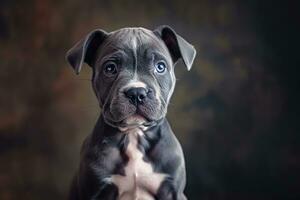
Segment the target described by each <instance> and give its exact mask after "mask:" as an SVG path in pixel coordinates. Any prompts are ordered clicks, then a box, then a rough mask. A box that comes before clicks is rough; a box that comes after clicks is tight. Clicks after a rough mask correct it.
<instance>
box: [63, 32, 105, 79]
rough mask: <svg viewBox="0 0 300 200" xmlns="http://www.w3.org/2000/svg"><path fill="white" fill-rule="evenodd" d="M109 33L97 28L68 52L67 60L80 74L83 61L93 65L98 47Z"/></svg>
mask: <svg viewBox="0 0 300 200" xmlns="http://www.w3.org/2000/svg"><path fill="white" fill-rule="evenodd" d="M107 35H108V34H107V33H106V32H105V31H103V30H100V29H97V30H94V31H92V32H90V33H89V34H88V35H87V36H86V37H85V38H83V39H81V40H80V41H79V42H77V43H76V44H75V45H74V46H73V47H72V48H71V49H70V50H69V51H68V52H67V54H66V60H67V61H68V62H69V63H70V65H71V66H72V67H73V68H74V70H75V72H76V74H79V72H80V70H81V66H82V64H83V62H85V63H87V64H88V65H90V66H91V65H92V63H93V61H94V59H95V55H96V52H97V49H98V47H99V46H100V45H101V43H102V42H103V41H104V39H105V38H106V37H107Z"/></svg>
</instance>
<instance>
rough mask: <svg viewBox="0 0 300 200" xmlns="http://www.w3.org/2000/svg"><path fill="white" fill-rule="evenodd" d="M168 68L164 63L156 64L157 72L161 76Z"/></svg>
mask: <svg viewBox="0 0 300 200" xmlns="http://www.w3.org/2000/svg"><path fill="white" fill-rule="evenodd" d="M166 68H167V67H166V64H165V63H164V62H162V61H160V62H158V63H156V65H155V71H156V72H157V73H159V74H162V73H164V72H165V71H166Z"/></svg>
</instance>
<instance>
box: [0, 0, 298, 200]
mask: <svg viewBox="0 0 300 200" xmlns="http://www.w3.org/2000/svg"><path fill="white" fill-rule="evenodd" d="M299 10H300V7H299V3H297V1H276V0H274V1H268V0H261V1H259V0H252V1H251V0H249V1H234V0H229V1H221V0H198V1H187V0H185V1H179V0H174V1H167V0H161V1H158V0H151V1H146V0H145V1H141V0H139V1H138V0H136V1H132V0H131V1H116V0H110V1H99V0H98V1H95V0H94V1H80V0H73V1H71V0H64V1H60V0H54V1H51V0H26V1H16V0H1V1H0V67H1V68H0V69H1V71H0V199H1V200H13V199H26V200H27V199H30V200H35V199H43V200H48V199H49V200H50V199H51V200H53V199H66V194H67V191H68V187H69V183H70V181H71V177H72V175H73V174H74V171H75V170H76V168H77V166H78V159H79V149H80V145H81V143H82V141H83V139H84V138H85V137H86V136H87V134H88V133H89V132H91V130H92V128H93V125H94V124H95V121H96V119H97V116H98V115H99V113H100V110H99V108H98V106H97V102H96V98H95V97H94V94H93V92H92V90H91V87H90V81H89V80H90V75H91V70H90V68H89V67H88V66H84V67H83V72H82V73H81V74H80V75H79V76H76V75H75V74H74V72H73V71H72V69H71V68H70V67H69V66H68V64H67V63H66V61H65V60H64V55H65V52H66V51H67V50H68V49H69V48H70V47H71V46H72V45H73V44H74V43H75V42H76V41H78V40H79V39H80V38H81V37H83V36H84V35H85V34H87V33H88V32H89V31H91V30H93V29H95V28H102V29H105V30H107V31H112V30H115V29H118V28H121V27H125V26H142V27H146V28H150V29H152V28H155V27H156V26H158V25H161V24H168V25H170V26H172V27H173V28H174V29H175V30H176V31H177V32H178V33H180V34H181V35H182V36H183V37H184V38H186V39H187V40H188V41H190V42H191V43H192V44H193V45H194V46H195V47H196V49H197V51H198V54H197V58H196V61H195V63H194V65H193V68H192V70H191V71H190V72H187V71H186V69H185V67H184V66H183V64H182V63H181V62H180V63H179V64H178V66H177V67H176V75H177V79H178V81H177V88H176V90H175V93H174V96H173V98H172V100H171V105H170V107H169V113H168V118H169V121H170V123H171V125H172V127H173V129H174V132H175V133H176V135H177V137H178V138H179V140H180V142H181V143H182V146H183V149H184V152H185V156H186V165H187V175H188V183H187V188H186V194H187V196H188V197H189V199H191V200H197V199H209V200H211V199H212V200H214V199H220V200H223V199H244V200H245V199H246V200H247V199H249V200H250V199H297V198H298V199H300V176H299V170H300V157H299V152H298V147H299V123H300V121H299V116H298V114H299V110H300V106H299V102H300V99H299V82H300V81H299V72H300V70H299V67H300V66H299V61H300V60H299V58H300V55H299V53H300V51H299V47H300V44H299V24H300V14H299V13H300V11H299Z"/></svg>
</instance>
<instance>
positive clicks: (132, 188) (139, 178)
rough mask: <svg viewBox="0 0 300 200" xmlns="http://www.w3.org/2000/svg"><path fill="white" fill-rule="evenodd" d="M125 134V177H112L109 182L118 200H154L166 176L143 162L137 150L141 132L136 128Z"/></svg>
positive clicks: (141, 155)
mask: <svg viewBox="0 0 300 200" xmlns="http://www.w3.org/2000/svg"><path fill="white" fill-rule="evenodd" d="M126 134H128V137H129V143H128V146H127V149H126V152H125V153H126V155H127V156H128V158H129V160H128V163H127V166H126V167H125V176H122V175H112V176H111V178H110V181H111V182H112V183H114V184H115V185H116V186H117V187H118V189H119V198H118V199H119V200H154V197H153V195H154V194H156V193H157V190H158V189H159V186H160V184H161V183H162V181H163V180H164V179H165V177H166V176H167V175H166V174H160V173H156V172H154V171H153V168H152V166H151V164H150V163H147V162H145V161H144V160H143V154H142V152H141V151H140V150H139V149H138V136H142V137H143V132H142V131H141V130H140V129H138V128H137V129H133V130H130V132H128V133H126Z"/></svg>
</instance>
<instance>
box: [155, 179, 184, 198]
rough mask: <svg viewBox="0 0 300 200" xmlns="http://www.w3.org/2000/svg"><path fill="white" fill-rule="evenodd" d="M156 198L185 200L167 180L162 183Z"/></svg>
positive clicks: (181, 193)
mask: <svg viewBox="0 0 300 200" xmlns="http://www.w3.org/2000/svg"><path fill="white" fill-rule="evenodd" d="M156 197H157V198H156V199H157V200H187V198H186V197H185V195H184V194H183V192H180V191H178V190H176V188H175V187H174V184H173V183H172V182H171V181H169V180H166V181H164V182H163V183H162V185H161V186H160V189H159V191H158V193H157V195H156Z"/></svg>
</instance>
